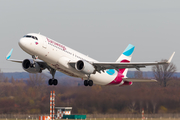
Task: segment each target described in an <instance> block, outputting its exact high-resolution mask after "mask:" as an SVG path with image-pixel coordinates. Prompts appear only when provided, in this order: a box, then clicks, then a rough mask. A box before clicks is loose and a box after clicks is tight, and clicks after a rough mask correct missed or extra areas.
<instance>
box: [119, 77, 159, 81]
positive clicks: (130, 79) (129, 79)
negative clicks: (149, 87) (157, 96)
mask: <svg viewBox="0 0 180 120" xmlns="http://www.w3.org/2000/svg"><path fill="white" fill-rule="evenodd" d="M123 80H124V81H128V82H157V80H155V79H137V78H123Z"/></svg>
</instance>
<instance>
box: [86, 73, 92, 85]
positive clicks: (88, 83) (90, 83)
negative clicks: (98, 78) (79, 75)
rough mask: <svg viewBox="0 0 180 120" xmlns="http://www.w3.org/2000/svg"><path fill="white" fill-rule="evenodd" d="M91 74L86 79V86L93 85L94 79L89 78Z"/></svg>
mask: <svg viewBox="0 0 180 120" xmlns="http://www.w3.org/2000/svg"><path fill="white" fill-rule="evenodd" d="M89 78H90V75H88V79H87V80H84V86H93V81H92V80H89Z"/></svg>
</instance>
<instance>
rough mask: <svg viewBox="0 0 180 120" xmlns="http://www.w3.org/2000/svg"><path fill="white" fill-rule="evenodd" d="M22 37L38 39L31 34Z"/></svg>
mask: <svg viewBox="0 0 180 120" xmlns="http://www.w3.org/2000/svg"><path fill="white" fill-rule="evenodd" d="M23 37H27V38H33V39H35V40H38V38H37V37H36V36H32V35H25V36H23Z"/></svg>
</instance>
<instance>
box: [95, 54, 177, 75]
mask: <svg viewBox="0 0 180 120" xmlns="http://www.w3.org/2000/svg"><path fill="white" fill-rule="evenodd" d="M174 54H175V52H173V54H172V55H171V57H170V58H169V60H168V61H166V62H130V63H125V62H124V63H117V62H94V63H92V65H93V66H94V67H95V68H96V70H97V71H98V72H100V71H104V70H106V69H116V70H117V71H118V70H119V69H122V68H136V69H137V70H139V68H142V67H146V66H151V65H161V64H169V63H170V62H171V60H172V58H173V56H174Z"/></svg>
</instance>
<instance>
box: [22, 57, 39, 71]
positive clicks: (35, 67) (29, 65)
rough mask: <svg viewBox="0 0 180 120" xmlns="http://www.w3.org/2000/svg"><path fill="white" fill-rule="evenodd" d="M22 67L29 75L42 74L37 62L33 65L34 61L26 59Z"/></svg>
mask: <svg viewBox="0 0 180 120" xmlns="http://www.w3.org/2000/svg"><path fill="white" fill-rule="evenodd" d="M22 67H23V69H24V70H25V71H27V72H29V73H41V72H42V70H41V67H40V66H39V64H38V63H36V62H35V63H34V65H33V60H31V59H25V60H24V61H23V62H22Z"/></svg>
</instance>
